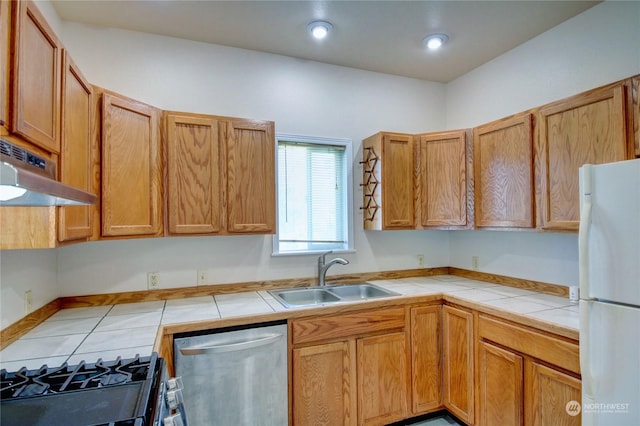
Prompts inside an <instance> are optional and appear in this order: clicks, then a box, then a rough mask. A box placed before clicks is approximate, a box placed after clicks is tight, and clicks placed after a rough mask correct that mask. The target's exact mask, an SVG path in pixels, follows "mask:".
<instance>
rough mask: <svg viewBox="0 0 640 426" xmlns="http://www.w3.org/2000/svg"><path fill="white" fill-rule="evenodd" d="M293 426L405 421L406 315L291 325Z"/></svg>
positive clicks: (384, 312) (370, 314)
mask: <svg viewBox="0 0 640 426" xmlns="http://www.w3.org/2000/svg"><path fill="white" fill-rule="evenodd" d="M290 330H291V342H292V345H293V356H292V367H291V371H292V386H293V388H292V390H291V398H292V408H291V409H292V418H293V424H294V425H310V424H313V425H339V424H342V425H356V424H357V425H385V424H389V423H392V422H394V421H397V420H402V419H404V418H407V417H408V410H407V406H408V404H407V400H408V386H407V385H408V380H409V374H410V368H409V361H408V351H407V335H406V329H405V309H404V308H389V309H381V310H377V311H366V312H354V313H349V314H342V315H326V316H318V317H310V318H302V319H296V320H293V321H292V322H291V326H290Z"/></svg>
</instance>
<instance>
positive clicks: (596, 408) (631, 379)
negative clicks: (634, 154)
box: [578, 159, 640, 426]
mask: <svg viewBox="0 0 640 426" xmlns="http://www.w3.org/2000/svg"><path fill="white" fill-rule="evenodd" d="M580 194H581V204H580V232H579V236H578V241H579V243H578V244H579V268H580V302H579V303H580V369H581V373H582V406H581V409H582V424H583V425H585V426H591V425H602V426H623V425H632V426H640V159H637V160H629V161H622V162H617V163H609V164H601V165H585V166H583V167H581V168H580Z"/></svg>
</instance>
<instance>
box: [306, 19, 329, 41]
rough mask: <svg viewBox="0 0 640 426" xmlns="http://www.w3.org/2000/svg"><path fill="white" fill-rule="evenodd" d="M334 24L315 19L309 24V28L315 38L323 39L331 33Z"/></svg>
mask: <svg viewBox="0 0 640 426" xmlns="http://www.w3.org/2000/svg"><path fill="white" fill-rule="evenodd" d="M331 28H333V25H331V23H330V22H327V21H313V22H312V23H310V24H309V25H308V26H307V29H308V30H309V32H310V33H311V35H312V36H313V38H315V39H317V40H322V39H323V38H325V37H326V36H327V34H329V31H331Z"/></svg>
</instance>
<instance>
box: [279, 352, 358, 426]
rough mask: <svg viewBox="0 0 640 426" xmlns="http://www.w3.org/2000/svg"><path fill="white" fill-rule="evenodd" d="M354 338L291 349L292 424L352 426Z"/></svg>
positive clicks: (299, 425) (353, 415)
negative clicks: (347, 340) (346, 340)
mask: <svg viewBox="0 0 640 426" xmlns="http://www.w3.org/2000/svg"><path fill="white" fill-rule="evenodd" d="M354 354H355V341H353V340H351V341H349V342H337V343H329V344H324V345H316V346H308V347H303V348H297V349H294V350H293V359H292V375H293V378H292V387H293V390H292V392H291V398H292V406H293V424H294V425H297V426H307V425H326V426H334V425H345V426H347V425H355V424H356V415H357V413H356V396H355V391H356V365H355V356H354Z"/></svg>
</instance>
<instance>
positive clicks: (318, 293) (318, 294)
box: [269, 283, 399, 308]
mask: <svg viewBox="0 0 640 426" xmlns="http://www.w3.org/2000/svg"><path fill="white" fill-rule="evenodd" d="M269 293H270V294H271V295H272V296H273V297H274V298H275V299H276V300H277V301H278V302H280V303H281V304H282V305H284V306H285V307H286V308H298V307H302V306H318V305H329V304H333V303H339V302H350V301H354V300H368V299H375V298H378V297H388V296H399V294H398V293H395V292H393V291H390V290H386V289H384V288H381V287H378V286H376V285H374V284H371V283H358V284H348V285H331V286H325V287H311V288H308V287H307V288H289V289H284V290H269Z"/></svg>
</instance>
